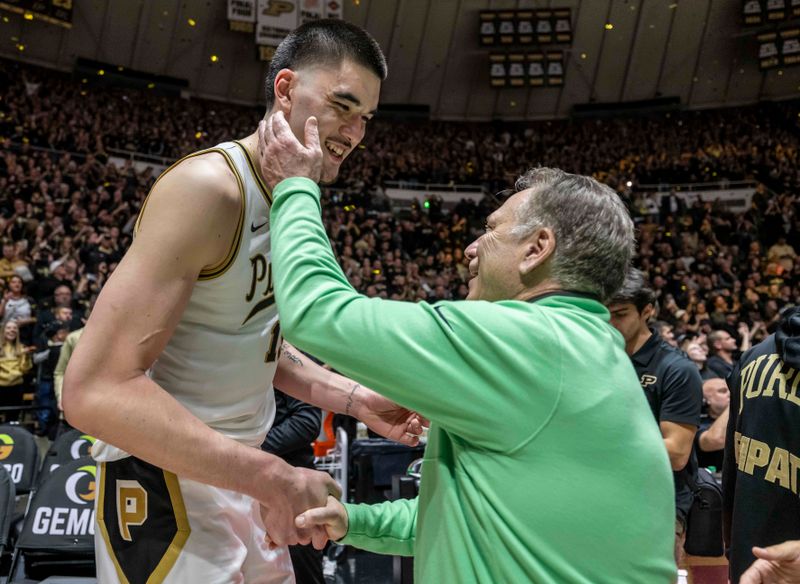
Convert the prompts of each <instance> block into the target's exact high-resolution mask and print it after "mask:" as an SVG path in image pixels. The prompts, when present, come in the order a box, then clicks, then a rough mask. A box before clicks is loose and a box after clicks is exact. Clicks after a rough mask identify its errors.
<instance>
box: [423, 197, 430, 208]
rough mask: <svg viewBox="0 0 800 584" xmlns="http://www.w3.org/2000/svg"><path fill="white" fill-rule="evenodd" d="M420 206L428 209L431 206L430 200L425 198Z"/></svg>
mask: <svg viewBox="0 0 800 584" xmlns="http://www.w3.org/2000/svg"><path fill="white" fill-rule="evenodd" d="M422 206H423V207H425V208H426V209H428V208H430V206H431V202H430V201H428V200H427V199H426V200H425V202H424V203H422Z"/></svg>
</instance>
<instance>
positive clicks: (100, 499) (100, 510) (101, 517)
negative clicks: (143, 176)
mask: <svg viewBox="0 0 800 584" xmlns="http://www.w3.org/2000/svg"><path fill="white" fill-rule="evenodd" d="M142 210H144V207H142ZM99 466H100V468H99V469H98V470H99V471H100V484H99V485H97V527H98V528H99V529H100V535H101V537H102V538H103V542H104V543H105V544H106V551H107V552H108V555H109V557H110V558H111V561H112V562H114V568H115V569H116V570H117V576H118V577H119V581H120V583H121V584H130V583H129V582H128V578H127V576H125V572H123V571H122V566H120V565H119V560H117V555H116V554H115V553H114V548H113V547H112V545H111V538H110V537H109V536H108V530H107V529H106V518H105V498H106V463H105V462H101V463H100V464H99Z"/></svg>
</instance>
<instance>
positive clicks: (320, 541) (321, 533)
mask: <svg viewBox="0 0 800 584" xmlns="http://www.w3.org/2000/svg"><path fill="white" fill-rule="evenodd" d="M326 543H328V532H327V531H325V529H324V528H322V527H318V528H316V529H315V530H314V532H313V533H312V535H311V544H312V545H313V546H314V549H315V550H322V549H325V544H326Z"/></svg>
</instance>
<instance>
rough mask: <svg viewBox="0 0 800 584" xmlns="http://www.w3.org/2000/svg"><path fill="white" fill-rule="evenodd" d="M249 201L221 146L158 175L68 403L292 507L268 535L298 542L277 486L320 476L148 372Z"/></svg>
mask: <svg viewBox="0 0 800 584" xmlns="http://www.w3.org/2000/svg"><path fill="white" fill-rule="evenodd" d="M220 185H222V186H220ZM240 205H241V199H240V195H239V193H238V190H237V186H236V181H235V179H234V177H233V175H232V174H231V173H230V171H229V170H228V168H227V166H226V163H225V161H224V159H223V158H222V157H221V156H219V155H217V154H209V155H206V156H203V157H196V158H192V159H189V160H186V161H184V162H183V163H182V164H180V165H179V166H178V167H176V168H175V169H173V170H172V171H170V172H169V173H167V174H166V175H165V176H164V177H162V179H161V180H159V181H158V183H157V184H156V186H155V187H154V189H153V191H152V192H151V194H150V196H149V198H148V202H147V206H146V207H145V209H144V212H143V216H142V219H141V222H140V227H139V231H138V233H137V237H136V238H135V240H134V242H133V244H132V245H131V248H130V250H129V251H128V253H127V254H126V255H125V257H124V258H123V260H122V262H121V263H120V264H119V266H118V267H117V269H116V270H115V271H114V274H113V275H112V277H111V278H109V280H108V282H107V283H106V285H105V287H104V288H103V291H102V293H101V294H100V296H99V298H98V300H97V303H96V305H95V308H94V311H93V312H92V316H91V318H90V319H89V322H88V323H87V325H86V328H85V330H84V333H83V336H82V337H81V341H80V343H79V344H78V346H77V347H76V349H75V352H74V353H73V355H72V359H71V360H70V362H69V365H68V366H67V371H66V374H65V377H64V387H63V395H62V400H63V401H62V405H63V407H64V413H65V415H66V417H67V420H68V421H69V422H70V423H71V424H72V425H73V426H75V427H77V428H80V429H81V430H82V431H84V432H86V433H87V434H90V435H92V436H95V437H97V438H99V439H101V440H103V441H105V442H108V443H110V444H112V445H114V446H116V447H119V448H121V449H123V450H125V451H126V452H129V453H131V454H132V455H134V456H137V457H139V458H141V459H143V460H145V461H147V462H150V463H151V464H154V465H156V466H159V467H161V468H164V469H166V470H168V471H171V472H173V473H175V474H177V475H180V476H182V477H186V478H189V479H193V480H196V481H200V482H203V483H208V484H211V485H214V486H217V487H221V488H225V489H231V490H234V491H239V492H242V493H245V494H248V495H251V496H253V497H254V498H256V499H257V500H260V501H262V503H263V502H269V503H272V504H273V507H272V508H273V510H274V511H275V509H276V508H277V507H279V506H280V505H283V506H285V507H286V509H284V510H282V511H276V512H280V513H283V514H285V515H286V517H282V518H281V519H280V522H281V524H280V525H279V526H275V529H274V531H273V530H272V529H271V531H270V535H271V536H272V538H273V541H275V543H283V541H285V540H284V536H286V537H288V540H289V541H292V542H293V541H295V538H294V536H293V534H288V532H287V529H288V530H293V529H294V527H293V525H292V519H293V516H294V513H293V512H292V510H291V508H290V507H292V506H293V505H292V504H291V502H290V501H289V500H288V499H287V500H286V501H275V500H274V499H272V498H271V494H270V492H269V490H270V489H272V490H273V491H276V490H279V489H285V491H284V493H285V495H281V497H283V496H286V497H289V496H291V495H290V494H294V493H300V497H301V498H302V497H304V496H305V494H306V493H309V492H310V491H309V490H308V485H307V482H315V481H318V479H316V478H314V479H310V478H309V475H301V474H297V473H298V472H299V471H300V470H303V469H298V470H297V471H295V470H293V469H292V468H291V467H289V466H288V465H287V464H286V463H284V462H283V461H282V460H280V459H279V458H277V457H274V456H272V455H269V454H267V453H265V452H262V451H261V450H259V449H257V448H248V447H246V446H244V445H241V444H239V443H237V442H236V441H234V440H232V439H230V438H227V437H225V436H223V435H222V434H220V433H218V432H215V431H214V430H212V429H211V428H209V427H208V426H206V425H205V424H204V423H203V422H201V421H200V420H199V419H198V418H196V417H195V416H194V415H192V414H191V413H190V412H189V411H188V410H187V409H186V408H184V407H183V406H182V405H181V404H180V403H178V401H176V400H175V399H174V398H173V397H172V396H171V395H170V394H168V393H167V392H166V391H164V390H163V389H162V388H161V387H159V386H158V385H157V384H156V383H155V382H153V381H152V380H151V379H150V378H149V377H148V376H147V375H145V372H146V371H147V369H148V368H149V367H150V366H151V365H152V363H153V362H154V360H155V359H156V358H157V356H158V355H159V354H160V353H161V351H162V350H163V349H164V347H165V345H166V343H167V341H168V340H169V338H170V337H171V335H172V333H173V331H174V330H175V327H176V325H177V323H178V321H179V319H180V317H181V314H182V313H183V311H184V309H185V307H186V304H187V302H188V300H189V297H190V295H191V292H192V289H193V286H194V284H195V282H196V280H197V277H198V275H199V274H200V271H201V270H202V269H203V268H204V267H206V266H212V265H214V264H216V263H218V261H219V260H220V258H223V257H225V255H226V253H227V250H228V248H229V246H230V245H231V242H232V240H233V237H234V233H235V229H236V222H237V219H236V218H237V217H238V215H239V212H240ZM308 472H311V471H308ZM282 475H283V477H282ZM292 477H295V478H296V479H298V480H299V481H300V482H301V483H303V484H300V485H299V487H300V488H299V490H297V489H296V486H295V485H291V484H288V483H289V482H291V481H292ZM305 479H309V480H308V481H306V480H305ZM280 483H284V484H283V485H282V486H281V484H280ZM317 486H319V485H317ZM276 487H277V488H276ZM332 488H333V489H334V490H335V487H332ZM314 495H315V496H313V497H311V498H312V499H314V501H313V502H311V501H308V500H306V501H303V502H300V503H299V505H298V506H302V505H307V506H306V507H303V508H302V509H300V511H301V510H303V509H305V508H308V507H313V506H316V505H319V504H323V503H324V501H325V497H324V496H321V493H315V494H314ZM320 499H321V500H320ZM276 503H277V504H276ZM287 526H288V527H287ZM271 527H272V526H271Z"/></svg>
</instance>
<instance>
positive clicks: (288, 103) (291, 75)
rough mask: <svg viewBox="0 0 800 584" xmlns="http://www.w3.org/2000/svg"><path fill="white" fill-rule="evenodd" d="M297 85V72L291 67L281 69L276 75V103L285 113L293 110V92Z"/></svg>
mask: <svg viewBox="0 0 800 584" xmlns="http://www.w3.org/2000/svg"><path fill="white" fill-rule="evenodd" d="M295 85H297V73H295V72H294V71H292V70H291V69H281V70H280V71H278V74H277V75H276V76H275V85H274V91H275V105H277V106H278V107H279V108H280V109H281V111H283V113H285V114H288V113H289V112H290V111H292V92H293V90H294V87H295Z"/></svg>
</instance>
